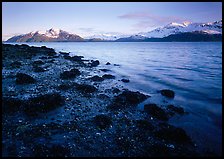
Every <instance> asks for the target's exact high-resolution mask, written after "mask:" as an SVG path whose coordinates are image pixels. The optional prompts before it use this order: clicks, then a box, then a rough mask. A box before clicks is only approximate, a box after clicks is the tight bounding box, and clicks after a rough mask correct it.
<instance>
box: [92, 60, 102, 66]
mask: <svg viewBox="0 0 224 159" xmlns="http://www.w3.org/2000/svg"><path fill="white" fill-rule="evenodd" d="M99 64H100V62H99V61H98V60H95V61H92V63H90V66H91V67H96V66H98V65H99Z"/></svg>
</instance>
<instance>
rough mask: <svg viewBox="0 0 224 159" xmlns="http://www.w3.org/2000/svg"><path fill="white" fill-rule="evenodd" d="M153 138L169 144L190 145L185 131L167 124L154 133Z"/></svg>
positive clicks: (189, 139) (190, 142)
mask: <svg viewBox="0 0 224 159" xmlns="http://www.w3.org/2000/svg"><path fill="white" fill-rule="evenodd" d="M155 136H156V137H158V138H161V139H164V140H167V141H169V142H175V143H179V144H186V143H189V144H192V141H191V138H190V137H189V136H188V135H187V134H186V132H185V130H184V129H182V128H178V127H175V126H172V125H169V124H164V125H163V126H162V127H161V128H160V129H159V130H157V131H156V132H155Z"/></svg>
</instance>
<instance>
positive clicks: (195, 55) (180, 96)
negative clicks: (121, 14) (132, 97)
mask: <svg viewBox="0 0 224 159" xmlns="http://www.w3.org/2000/svg"><path fill="white" fill-rule="evenodd" d="M13 44H15V43H13ZM19 44H21V43H19ZM25 44H28V45H30V46H47V47H50V48H54V49H55V50H56V52H59V51H63V52H70V55H71V56H72V55H82V56H84V57H85V59H98V60H99V61H100V65H99V66H98V67H100V68H106V69H110V70H111V72H108V73H110V74H113V75H115V76H116V79H117V80H120V79H122V78H128V79H129V80H130V82H129V83H122V85H123V86H124V87H125V88H128V89H131V90H134V91H140V92H143V93H145V94H149V95H151V96H152V98H149V100H148V101H146V102H148V103H149V102H154V103H157V104H161V105H162V104H164V100H166V101H168V103H171V104H174V105H177V106H182V107H183V108H184V109H185V110H186V111H187V112H189V114H187V115H184V116H177V117H174V118H171V119H170V121H169V122H170V123H172V124H173V125H176V126H179V127H182V128H184V129H185V130H186V131H187V133H188V134H189V135H190V136H191V137H192V139H193V140H194V141H196V146H198V147H202V151H206V152H215V153H218V154H221V151H222V150H221V149H222V147H221V146H222V43H221V42H167V43H165V42H162V43H160V42H152V43H151V42H49V43H43V42H42V43H25ZM107 62H110V63H111V65H105V64H106V63H107ZM114 64H116V66H115V65H114ZM161 89H171V90H173V91H175V98H174V99H171V100H169V99H166V98H165V97H163V96H161V95H160V94H159V93H158V92H157V91H158V90H161ZM138 108H139V109H140V110H141V109H142V105H140V106H138Z"/></svg>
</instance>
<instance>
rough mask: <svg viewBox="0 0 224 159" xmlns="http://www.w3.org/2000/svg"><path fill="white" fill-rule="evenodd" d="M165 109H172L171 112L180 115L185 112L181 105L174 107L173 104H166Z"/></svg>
mask: <svg viewBox="0 0 224 159" xmlns="http://www.w3.org/2000/svg"><path fill="white" fill-rule="evenodd" d="M167 109H168V110H170V111H172V112H175V113H178V114H180V115H183V114H184V113H185V112H184V109H183V108H182V107H176V106H174V105H168V106H167Z"/></svg>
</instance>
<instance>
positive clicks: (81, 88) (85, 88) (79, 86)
mask: <svg viewBox="0 0 224 159" xmlns="http://www.w3.org/2000/svg"><path fill="white" fill-rule="evenodd" d="M75 87H76V89H77V90H79V91H81V92H82V93H93V92H95V91H96V90H97V88H96V87H94V86H91V85H88V84H76V85H75Z"/></svg>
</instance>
